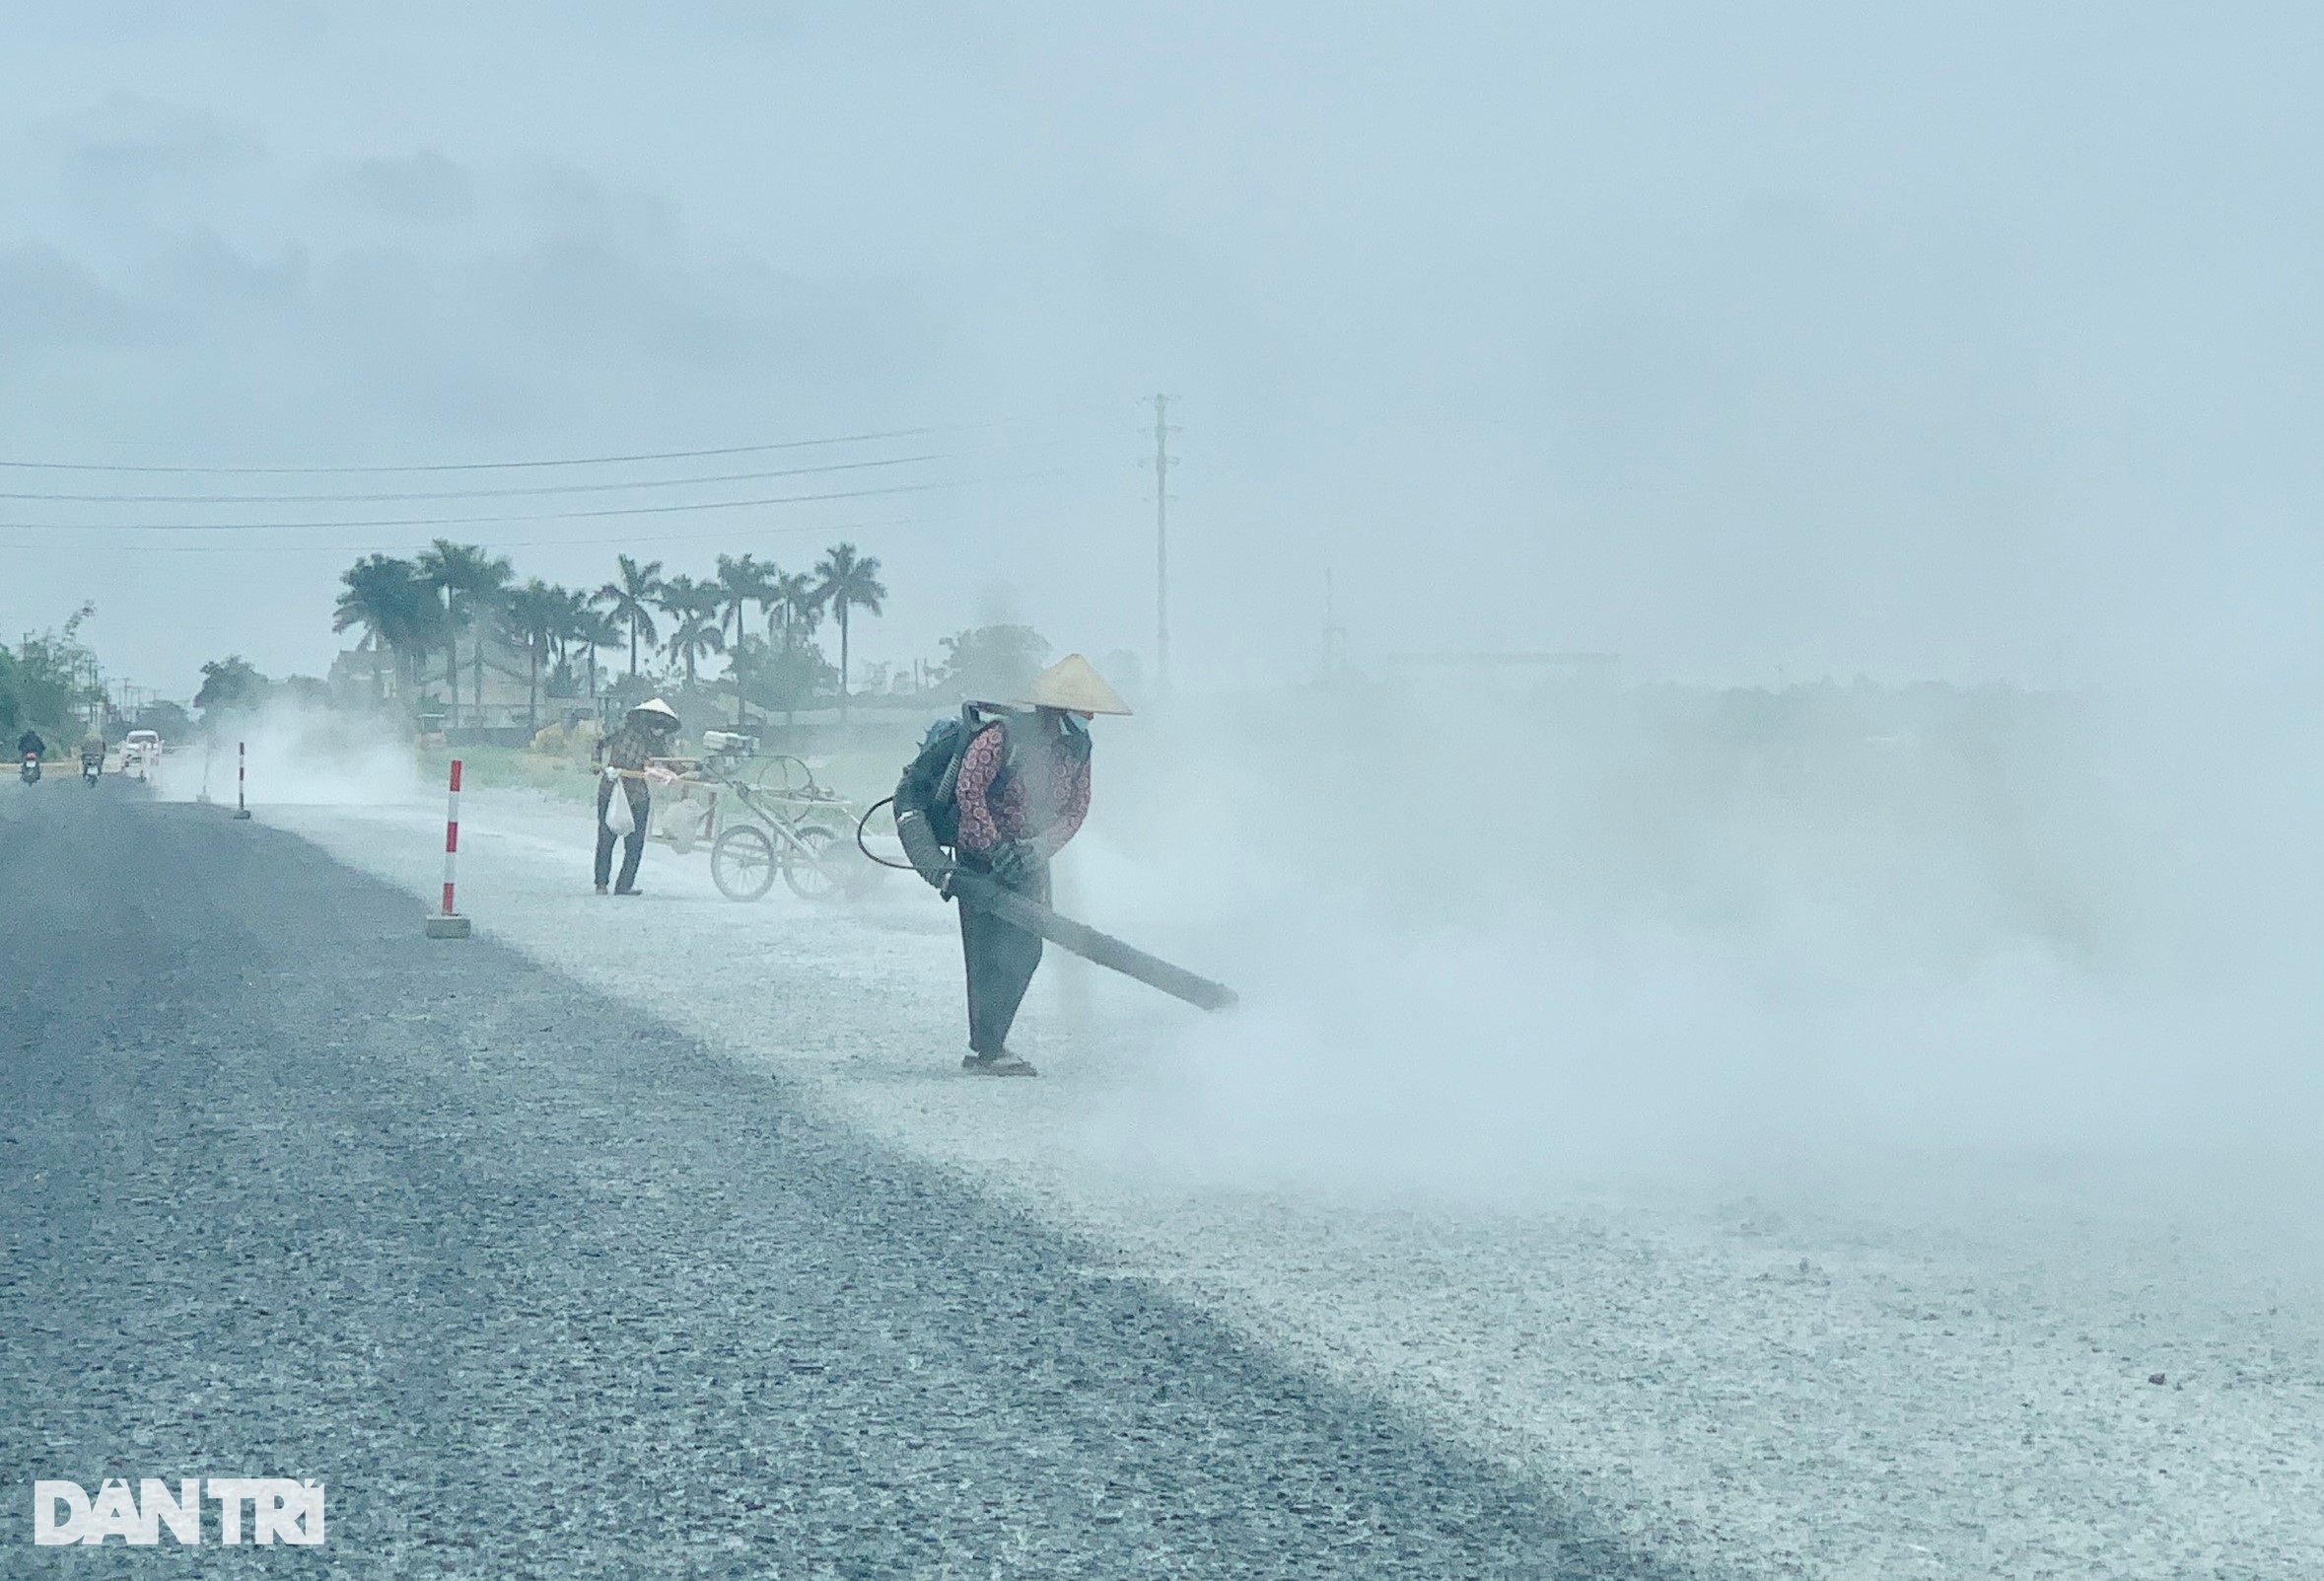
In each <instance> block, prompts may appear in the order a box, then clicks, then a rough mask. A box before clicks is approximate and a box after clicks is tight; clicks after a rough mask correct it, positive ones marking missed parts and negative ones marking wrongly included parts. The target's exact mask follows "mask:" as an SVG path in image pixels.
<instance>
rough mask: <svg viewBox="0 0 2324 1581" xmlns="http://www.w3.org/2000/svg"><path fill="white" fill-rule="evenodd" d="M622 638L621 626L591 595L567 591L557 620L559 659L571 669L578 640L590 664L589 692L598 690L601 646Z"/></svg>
mask: <svg viewBox="0 0 2324 1581" xmlns="http://www.w3.org/2000/svg"><path fill="white" fill-rule="evenodd" d="M620 640H621V631H620V628H619V627H617V626H615V625H614V624H613V622H612V621H611V620H609V619H608V618H606V616H605V615H604V614H603V613H602V612H601V611H599V610H598V609H597V608H596V606H595V605H594V604H593V603H592V602H591V596H590V595H589V594H587V593H583V592H581V591H580V590H578V589H573V590H569V591H567V592H566V593H565V606H564V611H563V612H562V614H560V616H559V617H558V622H557V663H558V664H560V665H563V666H565V667H567V669H568V670H570V668H571V666H572V662H573V658H572V655H573V648H574V646H575V645H576V644H578V645H579V646H580V648H581V650H582V655H583V657H584V659H585V660H586V662H587V663H588V666H589V680H588V682H587V683H586V684H587V687H588V694H589V695H590V696H592V697H595V696H596V695H597V694H598V649H599V647H601V646H603V645H605V643H607V642H608V641H611V642H619V641H620Z"/></svg>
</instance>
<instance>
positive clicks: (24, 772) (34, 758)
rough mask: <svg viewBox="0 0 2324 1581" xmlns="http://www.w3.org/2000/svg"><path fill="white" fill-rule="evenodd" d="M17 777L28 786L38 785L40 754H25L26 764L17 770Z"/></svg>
mask: <svg viewBox="0 0 2324 1581" xmlns="http://www.w3.org/2000/svg"><path fill="white" fill-rule="evenodd" d="M16 777H17V778H19V779H21V780H23V781H24V782H25V783H26V784H28V785H33V784H37V783H38V782H39V779H40V755H39V754H38V753H27V754H25V760H24V764H23V766H21V767H20V768H18V769H17V771H16Z"/></svg>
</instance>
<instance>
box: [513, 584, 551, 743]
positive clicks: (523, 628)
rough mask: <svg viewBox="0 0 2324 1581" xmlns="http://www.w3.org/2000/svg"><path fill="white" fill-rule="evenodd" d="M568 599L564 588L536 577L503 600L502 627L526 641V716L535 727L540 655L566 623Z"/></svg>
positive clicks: (538, 706) (538, 717)
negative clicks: (554, 586) (527, 666)
mask: <svg viewBox="0 0 2324 1581" xmlns="http://www.w3.org/2000/svg"><path fill="white" fill-rule="evenodd" d="M565 599H566V595H565V590H564V589H563V588H553V587H550V586H549V585H548V584H547V583H546V582H543V581H542V580H541V579H540V578H539V577H534V578H532V579H531V580H530V581H528V582H527V583H526V584H525V585H524V586H523V587H521V588H519V589H517V590H516V591H515V592H513V593H511V594H509V595H508V596H507V597H506V599H505V600H504V601H503V603H502V609H501V621H502V626H503V629H505V630H506V631H507V632H508V634H509V635H510V636H512V637H515V638H517V639H518V640H519V641H521V642H522V643H524V645H525V657H526V659H527V661H528V665H529V673H528V676H527V678H526V683H525V719H526V723H527V725H528V727H529V728H531V729H533V730H538V729H539V728H540V658H541V655H542V653H543V652H545V651H546V650H547V648H548V646H549V644H550V643H551V642H552V641H554V640H555V639H556V636H557V633H558V632H559V631H560V630H562V629H563V627H564V621H565V614H566V608H567V606H566V602H565Z"/></svg>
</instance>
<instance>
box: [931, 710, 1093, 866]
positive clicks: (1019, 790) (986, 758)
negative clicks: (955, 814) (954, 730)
mask: <svg viewBox="0 0 2324 1581" xmlns="http://www.w3.org/2000/svg"><path fill="white" fill-rule="evenodd" d="M1006 743H1007V733H1006V732H1005V731H1004V730H1003V729H1002V727H1001V726H1000V725H999V724H998V723H995V724H990V725H987V726H985V727H984V728H983V729H982V730H980V731H978V732H977V733H976V735H975V736H974V737H973V738H972V739H971V740H970V741H969V743H968V748H967V751H965V752H964V753H962V754H961V755H960V780H959V787H958V791H957V795H958V798H959V804H960V849H962V850H964V851H989V850H991V849H992V848H993V847H994V846H996V845H998V844H1000V843H1001V842H1002V841H1003V840H1025V841H1028V842H1029V843H1031V844H1032V845H1033V846H1034V848H1035V849H1037V850H1038V851H1039V852H1040V853H1041V855H1042V856H1043V857H1051V856H1055V855H1056V854H1057V852H1058V851H1059V850H1060V849H1061V848H1062V847H1063V846H1064V844H1065V842H1066V841H1067V840H1070V839H1072V838H1073V837H1074V834H1075V833H1076V831H1078V830H1079V829H1080V828H1081V826H1082V820H1083V819H1085V818H1087V817H1089V816H1090V759H1089V757H1088V756H1087V755H1083V756H1080V757H1075V756H1072V755H1068V754H1065V753H1060V752H1051V751H1048V750H1046V744H1045V743H1040V742H1037V741H1035V742H1028V743H1026V744H1024V745H1023V747H1022V748H1021V753H1020V757H1019V761H1018V762H1017V764H1016V765H1015V771H1013V772H1011V773H1010V774H1009V775H1008V776H1007V777H1006V778H1003V777H1002V774H1001V770H1002V768H1003V767H1004V766H1005V763H1004V759H1005V749H1006ZM1044 770H1046V774H1047V779H1046V782H1045V783H1042V784H1038V785H1032V786H1028V785H1027V784H1026V783H1025V782H1026V780H1027V779H1028V778H1030V777H1033V776H1036V775H1040V774H1041V773H1042V772H1043V771H1044ZM996 781H998V782H999V788H998V789H997V790H996V788H995V782H996Z"/></svg>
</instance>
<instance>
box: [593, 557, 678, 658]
mask: <svg viewBox="0 0 2324 1581" xmlns="http://www.w3.org/2000/svg"><path fill="white" fill-rule="evenodd" d="M614 560H615V562H616V563H617V564H618V565H619V566H620V567H621V580H620V581H618V582H608V583H606V584H605V585H604V586H603V587H601V588H599V589H598V591H597V597H596V599H595V600H594V601H593V602H595V603H598V604H601V605H603V606H604V607H605V610H606V612H607V613H608V614H610V615H611V616H612V617H613V619H614V620H615V621H617V622H619V623H621V624H625V625H627V626H628V627H629V673H630V674H631V675H632V676H635V675H636V674H637V673H638V638H640V637H643V638H645V639H646V642H647V644H648V646H649V647H651V645H652V644H654V643H657V642H659V641H661V640H662V633H661V632H659V631H657V630H656V629H655V628H654V614H653V611H651V610H649V609H648V608H647V606H648V605H650V604H653V603H655V602H656V601H657V600H659V599H660V598H661V597H662V562H661V561H660V560H648V561H647V562H646V563H645V564H644V565H640V564H638V562H637V561H635V560H633V559H631V558H630V557H629V556H628V555H626V554H619V555H615V556H614Z"/></svg>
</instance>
